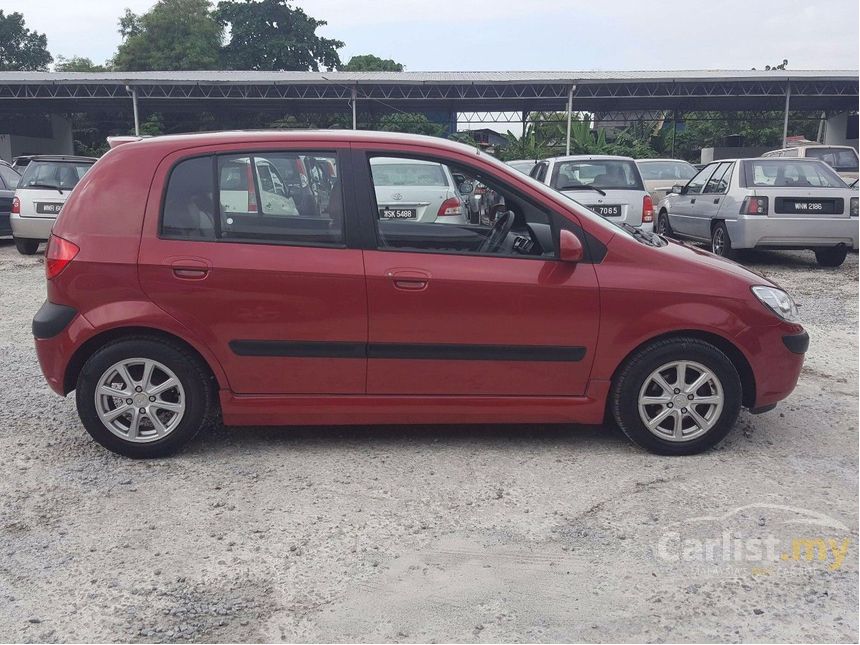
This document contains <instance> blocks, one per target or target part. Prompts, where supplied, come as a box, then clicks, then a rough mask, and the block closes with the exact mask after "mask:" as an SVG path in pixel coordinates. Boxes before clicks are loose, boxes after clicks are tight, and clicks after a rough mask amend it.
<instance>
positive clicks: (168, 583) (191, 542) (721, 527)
mask: <svg viewBox="0 0 860 645" xmlns="http://www.w3.org/2000/svg"><path fill="white" fill-rule="evenodd" d="M745 261H746V262H747V263H748V264H750V265H752V266H754V268H755V269H757V270H759V271H762V272H764V273H766V274H767V275H768V276H770V277H772V278H773V279H775V280H776V281H777V282H778V283H780V284H781V285H783V286H784V287H785V288H787V289H789V290H790V291H791V292H792V293H793V294H794V295H795V297H796V299H797V300H798V301H799V302H800V303H801V304H802V309H801V311H802V315H803V318H804V323H805V324H806V326H807V327H808V329H809V332H810V335H811V336H812V345H811V349H810V351H809V354H808V356H807V362H806V367H805V368H804V371H803V375H802V377H801V381H800V384H799V385H798V388H797V390H796V391H795V393H794V394H793V395H792V396H791V397H790V398H789V399H788V400H787V401H785V402H784V403H783V404H782V405H780V407H779V408H777V410H775V411H773V412H770V413H767V414H764V415H761V416H756V417H753V416H750V415H748V414H747V413H742V415H741V418H740V420H739V423H738V427H737V428H736V430H735V431H734V432H733V433H732V434H731V435H730V437H729V438H728V439H727V440H726V441H725V442H723V443H722V444H721V445H720V446H719V447H718V448H717V449H715V450H713V451H711V452H709V453H707V454H704V455H700V456H697V457H686V458H660V457H655V456H652V455H649V454H646V453H644V452H641V451H639V450H637V449H636V448H634V447H633V446H631V445H630V444H629V443H628V442H627V441H626V439H625V438H624V437H623V436H621V435H619V434H618V433H617V432H615V431H613V430H611V429H608V428H587V427H562V426H536V425H530V426H502V427H490V426H464V427H426V426H425V427H391V428H379V427H374V428H365V427H361V428H262V429H261V428H242V429H238V428H233V429H230V428H218V429H213V430H212V431H210V432H208V433H205V434H204V435H201V436H200V437H198V438H197V439H196V440H195V442H194V443H193V444H192V445H191V447H190V448H189V449H188V450H186V451H185V452H184V453H182V454H181V455H179V456H177V457H174V458H171V459H162V460H155V461H149V462H135V461H131V460H127V459H123V458H120V457H116V456H114V455H112V454H110V453H108V452H107V451H105V450H103V449H102V448H100V447H99V446H98V445H96V444H95V443H93V442H92V441H90V439H89V436H88V435H87V434H86V433H85V431H84V429H83V427H82V426H81V424H80V423H79V422H78V419H77V416H76V414H75V408H74V401H73V398H71V397H70V398H68V399H62V398H60V397H58V396H56V395H54V394H53V393H51V392H50V391H49V390H48V388H47V386H46V385H45V383H44V381H43V380H42V376H41V374H40V372H39V367H38V364H37V362H36V356H35V353H34V350H33V343H32V339H31V336H30V319H31V317H32V315H33V313H34V312H35V311H36V309H37V308H38V306H39V304H40V303H41V301H42V300H43V298H44V291H45V288H44V284H43V280H44V279H43V273H42V258H41V256H40V255H39V256H35V257H32V258H25V257H22V256H19V255H18V254H17V253H16V251H15V249H14V247H13V246H12V245H11V244H10V243H9V242H0V307H2V309H0V311H2V319H0V326H2V329H0V332H2V333H0V351H2V355H3V357H4V359H5V360H4V362H3V370H2V375H0V454H2V457H3V459H2V463H3V476H2V478H0V608H2V609H0V641H28V642H31V641H47V642H54V641H175V640H181V641H222V642H223V641H282V640H283V641H317V640H321V641H352V640H361V641H402V642H410V641H475V642H492V641H640V640H644V641H702V640H704V641H713V640H719V641H723V640H726V641H817V642H822V641H823V642H827V641H854V642H856V641H857V639H858V622H857V604H858V593H857V591H858V589H857V584H858V566H857V565H858V562H857V560H858V558H857V554H858V551H857V537H858V531H857V527H858V495H857V490H858V489H857V486H858V477H857V475H858V460H857V450H858V434H857V431H858V419H857V411H858V376H857V367H858V360H857V357H858V346H857V328H858V264H857V255H856V254H852V255H850V256H849V258H848V261H847V262H846V264H845V265H844V266H843V267H841V268H840V269H835V270H833V269H820V268H818V267H816V266H815V263H814V259H813V257H812V255H811V254H810V253H800V252H797V253H789V252H783V253H761V254H755V255H751V256H748V257H747V258H746V260H745ZM819 537H820V538H821V539H823V540H825V542H823V543H822V544H826V545H833V548H831V549H830V550H826V549H825V550H824V551H823V552H822V551H813V552H811V553H810V556H812V560H811V561H806V560H804V559H803V554H804V553H805V551H798V554H800V556H801V560H800V561H796V560H795V559H794V558H793V557H790V556H792V554H793V551H792V549H791V547H790V546H786V545H788V544H790V540H791V539H792V538H811V539H815V538H819ZM768 539H770V540H780V542H779V544H780V547H779V549H778V551H776V552H775V553H776V555H774V556H773V558H774V559H773V560H771V559H763V558H762V557H761V554H759V557H758V558H756V556H755V554H754V553H753V551H754V544H753V546H749V545H750V544H752V543H755V544H759V545H761V544H763V542H761V540H768ZM830 540H832V542H831V541H830ZM716 542H719V544H718V545H717V546H713V544H712V545H711V548H708V547H707V545H708V544H709V543H716ZM697 545H698V546H697ZM702 545H706V546H704V547H703V546H702ZM818 553H823V555H824V560H819V559H818V555H817V554H818ZM782 554H784V555H785V557H787V558H788V559H787V560H784V559H782V557H781V556H782ZM838 554H841V558H840V557H839V555H838ZM769 557H770V556H769Z"/></svg>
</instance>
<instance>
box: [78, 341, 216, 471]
mask: <svg viewBox="0 0 860 645" xmlns="http://www.w3.org/2000/svg"><path fill="white" fill-rule="evenodd" d="M129 358H148V359H153V360H155V361H158V362H159V363H161V364H162V365H164V366H165V367H167V368H169V369H170V370H171V371H172V372H173V373H174V374H175V375H176V377H177V378H178V379H179V382H180V383H181V384H182V388H183V390H184V391H185V411H184V413H183V416H182V419H181V420H180V422H179V424H178V425H177V426H176V428H175V429H173V430H172V431H170V432H169V433H168V434H166V435H165V436H164V437H162V438H161V439H157V440H154V441H151V442H147V443H135V442H132V441H129V440H127V439H123V438H122V437H120V436H118V435H116V434H114V433H113V432H111V431H110V430H109V429H108V428H107V427H106V426H105V425H104V423H102V421H101V419H100V418H99V415H98V412H97V411H96V403H95V390H96V385H97V383H98V381H99V379H100V378H101V376H102V374H104V372H105V371H106V370H108V369H109V368H110V367H111V366H112V365H115V364H116V363H118V362H119V361H122V360H123V359H129ZM215 392H216V387H215V383H214V381H213V378H212V376H211V373H210V372H209V370H208V368H207V367H206V365H205V364H203V363H202V361H201V360H200V359H199V358H198V357H197V356H196V355H194V354H192V353H190V352H189V351H188V350H186V349H185V348H183V347H181V346H180V345H178V344H173V343H170V342H167V341H164V340H161V339H156V338H152V337H147V336H135V337H129V338H124V339H121V340H116V341H113V342H111V343H108V344H107V345H105V346H104V347H102V348H101V349H99V350H98V351H96V353H95V354H93V355H92V356H91V357H90V358H89V359H88V360H87V362H86V363H85V364H84V366H83V368H82V369H81V373H80V375H79V376H78V382H77V390H76V392H75V400H76V403H77V406H78V416H80V419H81V421H82V422H83V424H84V427H85V428H86V430H87V432H89V433H90V435H91V436H92V438H93V439H95V440H96V441H97V442H98V443H100V444H101V445H102V446H104V447H105V448H107V449H108V450H110V451H112V452H115V453H117V454H120V455H124V456H126V457H131V458H133V459H148V458H152V457H163V456H165V455H168V454H171V453H173V452H176V451H177V450H179V449H180V448H181V447H182V446H184V445H185V444H186V443H188V442H189V441H190V440H191V439H192V438H193V437H194V436H195V435H196V434H197V433H198V432H199V431H200V430H201V429H202V428H203V427H204V426H205V425H206V424H207V423H209V422H210V421H211V417H212V413H213V411H214V409H215Z"/></svg>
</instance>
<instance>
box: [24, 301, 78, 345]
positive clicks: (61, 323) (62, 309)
mask: <svg viewBox="0 0 860 645" xmlns="http://www.w3.org/2000/svg"><path fill="white" fill-rule="evenodd" d="M77 315H78V312H77V310H75V308H74V307H69V306H67V305H55V304H54V303H53V302H48V301H47V300H46V301H45V302H43V303H42V306H41V307H39V311H37V312H36V315H35V316H33V336H35V337H36V338H39V339H45V338H53V337H54V336H56V335H57V334H59V333H60V332H61V331H63V330H64V329H65V328H66V327H67V326H68V324H69V323H70V322H72V319H73V318H74V317H75V316H77Z"/></svg>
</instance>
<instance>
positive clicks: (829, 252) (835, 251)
mask: <svg viewBox="0 0 860 645" xmlns="http://www.w3.org/2000/svg"><path fill="white" fill-rule="evenodd" d="M847 256H848V247H845V246H834V247H832V248H829V249H818V250H816V251H815V259H816V261H817V262H818V264H819V266H823V267H838V266H842V263H843V262H845V258H846V257H847Z"/></svg>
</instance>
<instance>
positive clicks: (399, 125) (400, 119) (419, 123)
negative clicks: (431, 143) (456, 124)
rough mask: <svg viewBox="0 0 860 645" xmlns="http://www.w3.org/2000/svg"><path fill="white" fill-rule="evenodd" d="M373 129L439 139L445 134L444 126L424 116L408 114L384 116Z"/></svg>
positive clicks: (397, 113)
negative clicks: (424, 135) (423, 135)
mask: <svg viewBox="0 0 860 645" xmlns="http://www.w3.org/2000/svg"><path fill="white" fill-rule="evenodd" d="M373 129H374V130H382V131H384V132H409V133H412V134H426V135H429V136H431V137H441V136H442V135H443V134H445V126H443V125H439V124H438V123H433V122H432V121H431V120H430V119H428V118H427V117H426V116H425V115H424V114H418V113H409V112H395V113H393V114H386V115H385V116H383V117H382V118H381V119H379V124H378V125H377V126H376V127H375V128H373Z"/></svg>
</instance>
